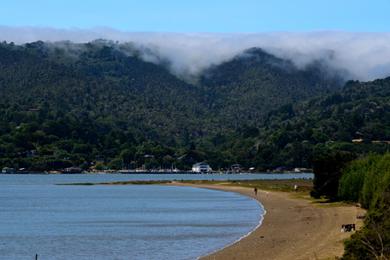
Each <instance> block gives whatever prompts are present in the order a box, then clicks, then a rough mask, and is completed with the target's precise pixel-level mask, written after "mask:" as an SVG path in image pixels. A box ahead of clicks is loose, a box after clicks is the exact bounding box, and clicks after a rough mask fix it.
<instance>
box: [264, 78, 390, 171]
mask: <svg viewBox="0 0 390 260" xmlns="http://www.w3.org/2000/svg"><path fill="white" fill-rule="evenodd" d="M264 125H265V127H262V128H260V130H259V131H260V135H259V137H258V143H257V144H258V153H257V156H256V160H258V161H259V162H263V161H264V162H268V163H269V164H270V166H278V165H280V164H281V163H283V165H285V166H290V167H293V166H296V165H299V166H306V167H309V166H310V165H311V158H312V157H313V156H312V155H313V153H314V152H315V151H316V150H318V149H319V148H320V149H322V148H325V149H328V150H341V151H348V152H351V153H356V154H368V153H370V152H374V153H384V152H386V151H389V149H390V142H388V141H390V78H387V79H383V80H375V81H372V82H366V83H360V82H353V81H351V82H348V83H347V84H346V86H345V87H344V88H343V89H342V90H340V91H337V92H335V93H333V94H329V95H324V96H322V97H316V98H313V99H310V100H309V101H304V102H299V103H296V104H294V105H286V106H283V107H281V108H279V109H276V110H274V111H272V112H270V113H269V114H268V116H267V117H266V119H265V120H264ZM353 139H362V140H363V141H362V142H360V143H352V140H353ZM321 147H322V148H321Z"/></svg>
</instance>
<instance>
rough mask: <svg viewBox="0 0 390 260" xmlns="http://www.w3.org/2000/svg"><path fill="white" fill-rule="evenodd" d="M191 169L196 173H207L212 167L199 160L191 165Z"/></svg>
mask: <svg viewBox="0 0 390 260" xmlns="http://www.w3.org/2000/svg"><path fill="white" fill-rule="evenodd" d="M192 171H193V172H197V173H209V172H211V171H212V169H211V167H210V165H208V164H207V163H205V162H200V163H195V164H194V165H192Z"/></svg>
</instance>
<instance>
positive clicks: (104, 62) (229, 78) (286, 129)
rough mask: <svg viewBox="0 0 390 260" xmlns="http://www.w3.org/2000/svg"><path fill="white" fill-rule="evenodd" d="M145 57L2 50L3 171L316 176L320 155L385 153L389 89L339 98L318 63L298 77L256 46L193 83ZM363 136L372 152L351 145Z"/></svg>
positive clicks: (86, 47)
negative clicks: (233, 169)
mask: <svg viewBox="0 0 390 260" xmlns="http://www.w3.org/2000/svg"><path fill="white" fill-rule="evenodd" d="M150 54H151V55H153V53H150ZM140 55H141V53H140V52H139V51H138V50H137V49H136V48H134V46H132V45H131V44H114V43H111V42H106V41H96V42H92V43H88V44H72V43H67V42H65V43H59V44H47V43H43V42H35V43H30V44H26V45H23V46H17V45H14V44H7V43H2V44H0V168H1V167H4V166H8V167H15V168H22V167H23V168H28V169H31V170H43V169H61V168H62V167H65V166H66V165H74V166H82V167H87V166H91V165H92V164H97V166H98V167H99V168H100V167H102V168H105V167H107V166H111V167H115V168H121V167H123V168H135V167H141V166H142V165H144V166H146V167H158V168H159V167H164V168H165V167H167V168H170V167H171V166H177V167H180V168H182V169H188V168H190V167H191V164H192V163H194V162H197V161H203V160H207V161H208V162H209V163H210V164H211V166H212V167H213V168H214V169H219V168H228V167H229V166H230V165H231V164H233V163H240V164H241V165H242V166H243V167H246V168H248V167H256V168H257V169H258V170H265V169H269V168H275V167H277V166H287V167H311V159H312V154H313V152H314V151H315V150H317V148H318V146H320V147H324V146H325V147H326V148H327V149H328V148H329V149H335V150H346V151H350V152H353V153H365V152H367V151H375V152H379V153H381V152H384V151H386V150H387V149H388V145H386V144H375V145H373V144H371V143H370V141H371V140H388V139H389V124H388V122H389V120H390V116H389V111H390V109H389V98H388V96H389V95H388V94H389V93H388V92H389V91H388V89H389V88H388V86H389V81H390V80H382V81H374V82H370V83H359V82H350V83H349V84H348V85H347V86H346V87H345V88H344V90H342V91H339V92H337V90H338V89H339V88H340V79H339V78H340V77H338V76H337V73H336V74H332V73H327V72H324V70H323V65H321V63H316V64H312V65H310V66H308V67H307V68H305V69H297V68H296V67H295V66H294V65H293V64H292V63H291V62H290V61H286V60H281V59H278V58H276V57H274V56H272V55H269V54H267V53H265V52H263V51H262V50H260V49H251V50H248V51H247V52H245V53H244V54H243V55H239V56H237V57H235V58H234V59H232V60H231V61H227V62H225V63H223V64H221V65H220V66H216V67H214V68H211V69H210V70H208V71H206V72H205V73H204V74H203V75H202V76H200V78H199V79H198V80H197V81H196V82H197V83H192V84H190V83H188V82H185V81H183V80H182V79H180V78H178V77H176V76H174V75H172V74H171V73H170V72H169V71H168V70H167V69H166V66H165V65H166V64H167V63H166V61H164V60H160V65H156V64H152V63H148V62H144V61H143V60H142V59H140ZM156 58H157V56H156ZM330 75H335V76H330ZM317 95H320V96H321V97H319V98H315V99H309V98H310V97H311V96H317ZM305 100H306V101H305ZM300 101H305V102H303V103H302V102H300ZM268 113H269V114H268ZM360 136H363V137H364V139H367V143H365V144H359V145H353V144H351V138H355V137H360ZM330 141H332V142H330Z"/></svg>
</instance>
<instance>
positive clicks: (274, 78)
mask: <svg viewBox="0 0 390 260" xmlns="http://www.w3.org/2000/svg"><path fill="white" fill-rule="evenodd" d="M325 66H326V64H324V63H322V62H321V61H317V62H315V63H312V64H310V65H308V66H307V67H306V68H305V69H298V68H297V67H296V66H295V65H294V64H293V63H292V62H291V61H289V60H283V59H280V58H277V57H275V56H273V55H271V54H268V53H266V52H264V51H263V50H262V49H259V48H252V49H248V50H246V51H245V52H244V53H242V54H240V55H238V56H236V57H235V58H233V59H232V60H230V61H227V62H225V63H222V64H220V65H218V66H214V67H212V68H210V69H208V70H207V71H205V72H204V74H203V76H202V78H201V85H202V86H204V87H205V89H206V91H207V94H208V95H209V97H210V99H209V102H210V105H211V107H212V108H213V110H214V111H215V113H216V115H219V114H224V117H225V118H224V119H226V121H224V122H223V123H224V124H231V126H232V127H234V126H236V125H242V124H249V125H257V126H259V125H260V123H261V119H262V117H263V116H264V115H266V114H267V112H269V111H271V110H273V109H275V108H278V107H280V106H282V105H285V104H288V103H295V102H299V101H301V100H305V99H308V98H311V97H313V96H315V95H319V94H326V93H329V92H332V91H334V90H337V89H340V88H341V87H342V84H343V78H342V77H341V75H339V73H340V72H337V71H333V70H331V69H330V68H326V67H325Z"/></svg>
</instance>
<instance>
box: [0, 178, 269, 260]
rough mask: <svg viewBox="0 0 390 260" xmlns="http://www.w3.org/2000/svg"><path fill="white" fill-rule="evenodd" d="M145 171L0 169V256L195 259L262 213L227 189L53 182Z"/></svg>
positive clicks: (236, 235)
mask: <svg viewBox="0 0 390 260" xmlns="http://www.w3.org/2000/svg"><path fill="white" fill-rule="evenodd" d="M190 176H191V177H189V176H188V178H190V179H191V178H193V177H200V176H201V175H190ZM203 176H208V177H209V178H213V179H218V178H219V177H217V176H211V175H203ZM231 176H233V175H231ZM231 176H229V177H231ZM236 176H237V177H238V176H242V175H236ZM145 178H146V179H148V178H149V179H150V178H152V176H150V175H148V176H141V175H0V259H22V260H23V259H34V256H35V253H38V254H39V259H40V260H43V259H67V260H69V259H194V258H196V257H198V256H200V255H204V254H207V253H209V252H212V251H214V250H216V249H219V248H222V247H224V246H226V245H227V244H230V243H232V242H234V241H236V240H237V239H239V238H240V237H241V236H243V235H245V234H247V233H248V232H250V231H251V230H252V229H253V228H255V227H256V226H257V225H258V223H259V221H260V220H261V218H262V214H263V209H262V207H261V206H260V205H259V204H258V203H257V202H256V201H254V200H252V199H249V198H247V197H244V196H240V195H238V194H235V193H230V192H221V191H213V190H207V189H197V188H188V187H167V186H156V185H149V186H148V185H140V186H138V185H133V186H132V185H129V186H57V185H54V184H55V183H66V182H78V181H80V182H102V181H119V180H129V179H145ZM157 178H158V179H165V178H172V179H184V178H186V176H184V175H180V176H179V177H177V176H175V175H172V176H167V175H158V177H157Z"/></svg>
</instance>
